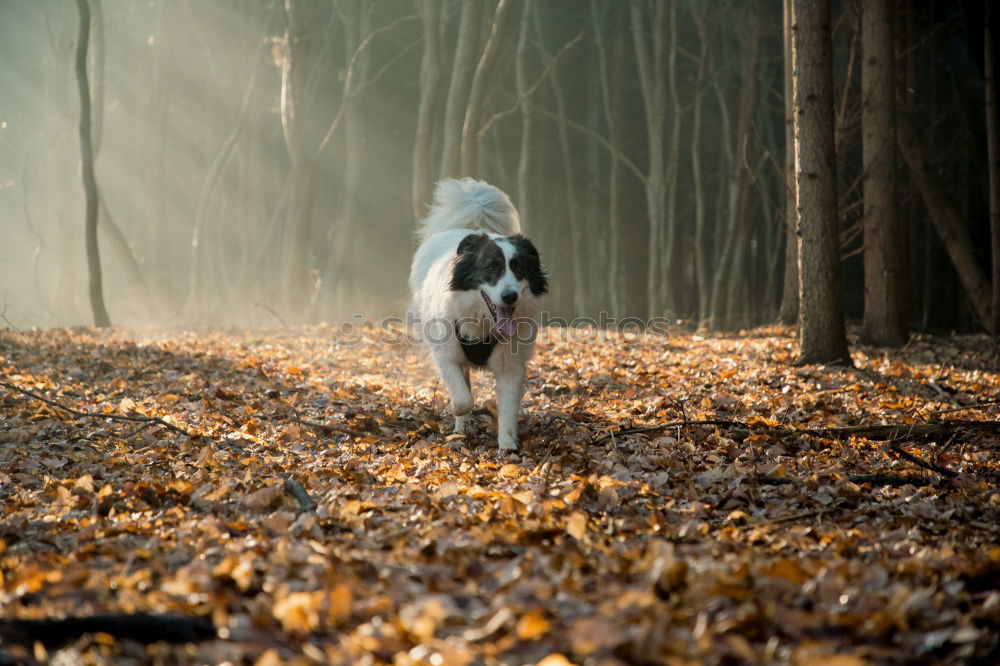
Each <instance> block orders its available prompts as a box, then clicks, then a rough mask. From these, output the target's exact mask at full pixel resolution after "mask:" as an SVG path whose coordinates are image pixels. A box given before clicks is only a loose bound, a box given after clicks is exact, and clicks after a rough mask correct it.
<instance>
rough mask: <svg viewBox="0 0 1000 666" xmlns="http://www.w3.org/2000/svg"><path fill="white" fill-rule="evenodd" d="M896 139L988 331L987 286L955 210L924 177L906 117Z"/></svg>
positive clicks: (920, 146) (925, 161)
mask: <svg viewBox="0 0 1000 666" xmlns="http://www.w3.org/2000/svg"><path fill="white" fill-rule="evenodd" d="M896 139H897V142H898V143H899V148H900V150H901V151H902V153H903V157H904V158H905V159H906V166H907V167H908V168H909V170H910V178H911V180H912V181H913V184H914V185H915V186H916V188H917V190H919V191H920V195H921V197H922V198H923V200H924V204H925V205H926V206H927V212H928V214H930V217H931V222H932V223H933V224H934V228H935V229H936V230H937V233H938V236H939V237H940V238H941V242H942V243H943V244H944V246H945V249H946V250H947V251H948V256H950V257H951V262H952V264H953V265H954V266H955V271H956V272H957V273H958V279H959V280H960V281H961V282H962V286H963V287H965V291H966V293H967V294H968V295H969V300H970V301H971V303H972V309H973V311H975V313H976V316H977V317H978V318H979V323H980V324H981V325H982V327H983V328H984V329H986V330H989V328H990V302H991V298H992V297H991V294H990V283H989V281H988V279H987V278H986V275H985V274H984V273H983V271H982V269H981V268H980V267H979V264H978V262H977V260H976V250H975V248H974V247H973V245H972V239H971V238H970V236H969V230H968V229H967V228H966V226H965V223H964V222H963V220H962V216H961V215H959V213H958V211H956V210H955V207H954V206H953V205H952V204H951V203H950V202H949V201H948V198H947V196H946V195H945V191H944V188H943V187H942V185H941V184H940V183H939V181H938V176H937V175H936V174H930V173H928V168H929V164H930V160H929V158H928V154H929V151H928V150H927V147H926V145H924V142H923V139H922V138H921V136H920V134H919V131H918V130H917V128H916V126H915V125H914V123H913V120H912V119H911V118H910V117H909V116H907V115H906V114H899V115H898V116H897V117H896Z"/></svg>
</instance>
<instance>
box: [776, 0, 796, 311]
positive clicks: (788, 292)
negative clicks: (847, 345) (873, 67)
mask: <svg viewBox="0 0 1000 666" xmlns="http://www.w3.org/2000/svg"><path fill="white" fill-rule="evenodd" d="M792 22H793V18H792V0H784V30H783V31H782V32H783V34H784V50H785V57H784V61H785V281H784V285H783V287H782V290H781V307H780V308H779V310H778V321H780V322H781V323H782V324H785V325H786V326H791V325H792V324H794V323H795V322H796V321H797V320H798V318H799V235H798V217H797V216H796V214H795V116H794V114H793V113H792Z"/></svg>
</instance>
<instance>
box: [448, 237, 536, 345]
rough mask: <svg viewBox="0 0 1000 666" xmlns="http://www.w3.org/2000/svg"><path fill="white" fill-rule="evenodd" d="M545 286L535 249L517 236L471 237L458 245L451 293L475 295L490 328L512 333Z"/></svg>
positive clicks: (533, 305) (528, 312)
mask: <svg viewBox="0 0 1000 666" xmlns="http://www.w3.org/2000/svg"><path fill="white" fill-rule="evenodd" d="M548 286H549V282H548V278H547V277H546V274H545V270H544V269H543V268H542V262H541V259H540V258H539V256H538V250H536V249H535V246H534V245H533V244H532V243H531V241H530V240H528V239H527V238H525V237H524V236H521V235H520V234H518V235H515V236H502V237H490V236H489V235H488V234H470V235H468V236H466V237H465V238H463V239H462V242H461V243H459V244H458V257H457V258H456V260H455V265H454V268H453V269H452V274H451V289H452V291H464V292H470V293H476V292H478V294H479V296H480V297H481V299H482V304H483V306H484V307H485V309H486V310H487V311H488V312H489V315H490V317H491V318H492V320H493V328H495V329H496V330H497V331H499V332H501V333H503V334H505V335H513V334H514V332H515V330H516V325H517V324H516V321H515V319H516V318H517V317H519V316H528V317H530V316H532V315H533V314H534V310H535V304H536V302H537V299H538V298H539V297H540V296H542V295H543V294H545V293H546V292H547V291H548Z"/></svg>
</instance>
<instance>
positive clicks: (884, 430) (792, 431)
mask: <svg viewBox="0 0 1000 666" xmlns="http://www.w3.org/2000/svg"><path fill="white" fill-rule="evenodd" d="M700 426H718V427H720V428H729V429H730V430H729V433H728V434H729V436H731V437H732V438H733V439H735V440H737V441H742V440H744V439H746V438H747V437H749V436H750V435H773V436H776V437H789V436H794V435H810V436H812V437H821V438H824V439H838V440H842V439H850V438H851V437H864V438H866V439H879V440H894V439H912V438H921V437H933V436H935V435H950V434H953V433H955V432H958V431H961V430H963V429H965V430H978V431H983V432H1000V421H941V422H939V423H913V424H879V425H861V426H846V427H840V428H778V427H774V426H768V425H751V424H749V423H743V422H740V421H726V420H714V419H712V420H706V421H673V422H671V423H660V424H657V425H648V426H638V427H635V428H622V429H620V430H615V431H613V434H614V435H615V436H618V437H621V436H622V435H634V434H638V433H644V432H657V431H660V430H669V429H670V428H694V427H700ZM611 436H612V433H609V434H607V435H604V436H602V437H599V438H597V439H595V440H594V441H593V442H592V444H595V445H597V444H602V443H604V442H605V441H607V440H609V439H611Z"/></svg>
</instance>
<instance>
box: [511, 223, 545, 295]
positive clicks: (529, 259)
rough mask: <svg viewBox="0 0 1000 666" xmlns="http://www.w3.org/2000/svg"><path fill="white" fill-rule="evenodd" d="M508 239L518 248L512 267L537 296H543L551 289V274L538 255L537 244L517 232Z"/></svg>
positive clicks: (518, 277) (516, 274) (515, 273)
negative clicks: (546, 270) (549, 274)
mask: <svg viewBox="0 0 1000 666" xmlns="http://www.w3.org/2000/svg"><path fill="white" fill-rule="evenodd" d="M508 239H509V240H510V242H511V243H512V244H513V245H514V247H515V248H516V251H517V252H516V254H515V255H514V258H513V259H511V261H510V266H511V269H513V271H514V275H515V276H516V277H517V279H519V280H527V282H528V288H530V289H531V293H532V294H534V295H535V296H542V295H543V294H546V293H548V291H549V276H548V274H547V273H546V272H545V269H544V268H542V259H541V257H540V256H539V255H538V250H537V249H536V248H535V244H534V243H532V242H531V241H530V240H528V239H527V238H525V237H524V236H522V235H521V234H517V235H516V236H509V237H508Z"/></svg>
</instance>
